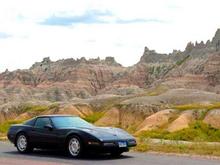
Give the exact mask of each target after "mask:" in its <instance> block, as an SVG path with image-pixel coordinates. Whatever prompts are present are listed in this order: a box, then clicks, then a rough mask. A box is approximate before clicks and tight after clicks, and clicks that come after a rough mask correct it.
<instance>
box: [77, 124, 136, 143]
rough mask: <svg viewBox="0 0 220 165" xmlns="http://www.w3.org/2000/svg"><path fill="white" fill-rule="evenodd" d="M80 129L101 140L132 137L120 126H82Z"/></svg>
mask: <svg viewBox="0 0 220 165" xmlns="http://www.w3.org/2000/svg"><path fill="white" fill-rule="evenodd" d="M81 130H83V131H85V132H87V133H89V134H91V135H93V136H95V137H97V138H98V139H100V140H101V141H108V140H123V139H134V137H133V136H131V135H130V134H129V133H127V132H126V131H124V130H122V129H120V128H112V127H92V128H82V129H81Z"/></svg>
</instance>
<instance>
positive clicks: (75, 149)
mask: <svg viewBox="0 0 220 165" xmlns="http://www.w3.org/2000/svg"><path fill="white" fill-rule="evenodd" d="M69 151H70V154H71V155H72V156H74V157H75V156H78V155H79V152H80V142H79V140H78V139H76V138H72V139H71V140H70V141H69Z"/></svg>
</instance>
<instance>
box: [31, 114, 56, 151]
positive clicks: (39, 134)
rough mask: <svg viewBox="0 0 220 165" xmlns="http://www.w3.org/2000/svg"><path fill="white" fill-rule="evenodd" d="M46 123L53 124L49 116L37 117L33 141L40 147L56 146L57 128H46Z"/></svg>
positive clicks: (33, 130)
mask: <svg viewBox="0 0 220 165" xmlns="http://www.w3.org/2000/svg"><path fill="white" fill-rule="evenodd" d="M46 125H51V126H53V125H52V122H51V119H50V118H49V117H39V118H37V119H36V121H35V124H34V127H33V128H32V131H31V141H32V142H33V144H34V145H36V146H39V147H45V148H47V147H53V146H54V147H55V146H56V144H57V143H58V140H57V133H56V130H55V128H52V129H49V128H45V126H46Z"/></svg>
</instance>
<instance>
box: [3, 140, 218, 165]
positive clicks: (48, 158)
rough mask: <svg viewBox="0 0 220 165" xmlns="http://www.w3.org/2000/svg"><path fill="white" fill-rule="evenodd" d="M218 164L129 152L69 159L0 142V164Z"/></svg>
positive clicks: (215, 163)
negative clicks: (19, 151) (116, 156)
mask: <svg viewBox="0 0 220 165" xmlns="http://www.w3.org/2000/svg"><path fill="white" fill-rule="evenodd" d="M20 164H22V165H23V164H24V165H25V164H26V165H29V164H31V165H58V164H59V165H63V164H72V165H102V164H103V165H219V164H220V160H209V159H203V158H200V157H199V158H191V157H181V156H168V155H157V154H148V153H136V152H129V153H124V154H123V156H121V157H120V158H112V157H110V156H108V155H88V156H86V157H84V158H81V159H71V158H69V157H67V156H66V155H65V154H64V153H60V151H34V152H33V153H31V154H27V155H23V154H19V153H18V152H17V150H16V148H15V147H14V146H13V145H12V144H10V143H6V142H0V165H20Z"/></svg>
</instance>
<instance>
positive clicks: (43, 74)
mask: <svg viewBox="0 0 220 165" xmlns="http://www.w3.org/2000/svg"><path fill="white" fill-rule="evenodd" d="M219 93H220V29H218V30H217V31H216V33H215V35H214V37H213V38H212V39H211V40H208V41H207V42H203V41H201V42H199V43H198V42H196V43H192V42H189V43H188V44H187V46H186V48H185V50H184V51H180V50H174V51H173V52H172V53H170V54H160V53H157V52H156V51H155V50H150V49H149V48H147V47H145V48H144V53H143V55H142V56H141V58H140V61H139V62H138V63H137V64H135V65H133V66H130V67H124V66H122V65H121V64H119V63H118V62H116V61H115V59H114V58H113V57H106V58H105V59H100V58H97V59H88V60H87V59H85V58H83V57H82V58H80V59H73V58H70V59H62V60H58V61H51V60H50V58H49V57H47V58H44V59H43V60H42V61H41V62H36V63H35V64H33V65H32V67H30V68H29V69H25V70H20V69H18V70H15V71H8V70H6V71H5V72H3V73H1V74H0V123H1V122H3V121H5V120H9V119H22V120H23V119H27V118H30V117H33V116H35V115H36V114H39V113H33V112H30V111H25V112H24V113H23V111H22V112H21V111H20V109H22V107H24V106H27V105H41V106H42V105H43V106H44V105H47V106H48V105H51V104H54V103H56V104H58V105H59V106H58V108H49V110H45V112H43V114H51V113H58V114H64V113H69V114H73V115H78V116H81V117H83V118H85V117H87V116H89V115H92V114H93V113H97V112H99V111H103V112H105V114H104V116H103V118H100V119H99V120H97V121H96V123H97V124H98V125H120V126H122V127H124V128H128V129H134V127H135V128H140V129H142V128H146V129H148V127H152V128H156V127H157V126H158V124H159V123H158V122H157V121H158V120H160V119H158V118H157V114H154V113H158V111H161V110H165V109H170V108H172V107H174V106H176V105H187V104H197V103H198V104H203V105H206V104H207V105H209V104H212V103H216V102H219V101H220V95H219ZM217 108H218V107H217ZM187 110H189V109H187ZM189 112H192V111H187V112H186V113H184V112H183V113H181V114H180V116H179V118H178V116H177V118H176V120H174V121H173V122H174V123H173V125H172V124H171V125H169V123H168V122H170V121H169V119H168V118H166V117H163V113H162V112H161V113H159V114H161V117H160V118H161V119H164V121H165V122H164V123H165V124H164V123H163V124H162V125H167V127H168V130H171V131H173V130H179V129H180V128H186V127H187V126H188V125H189V124H190V122H191V121H193V120H194V117H193V116H192V114H191V113H189ZM213 113H214V112H213ZM111 115H112V117H113V118H114V119H113V120H111ZM151 115H154V116H151ZM211 115H212V112H210V113H209V116H210V117H209V116H207V117H206V119H204V121H206V122H209V123H210V121H211V119H210V118H211V117H212V116H211ZM149 116H151V117H149ZM152 118H153V119H154V121H155V123H152V122H149V121H151V119H152ZM171 118H172V117H171ZM165 119H166V120H165ZM144 121H145V122H144ZM144 123H145V124H144ZM146 123H147V124H148V125H149V126H148V125H146ZM175 123H180V124H182V125H181V126H176V124H175ZM141 124H142V125H141ZM211 124H212V123H211ZM131 125H132V127H131ZM212 125H218V124H212ZM159 126H160V125H159ZM159 126H158V127H159ZM174 126H175V127H174Z"/></svg>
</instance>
